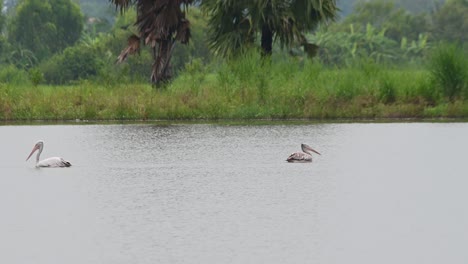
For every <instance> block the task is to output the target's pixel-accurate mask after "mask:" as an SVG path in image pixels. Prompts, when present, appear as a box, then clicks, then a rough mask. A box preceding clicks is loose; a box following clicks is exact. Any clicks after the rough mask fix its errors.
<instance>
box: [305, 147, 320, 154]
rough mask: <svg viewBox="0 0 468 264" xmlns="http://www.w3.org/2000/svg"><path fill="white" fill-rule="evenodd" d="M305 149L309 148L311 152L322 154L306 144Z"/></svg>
mask: <svg viewBox="0 0 468 264" xmlns="http://www.w3.org/2000/svg"><path fill="white" fill-rule="evenodd" d="M307 149H308V150H310V151H313V152H315V153H317V154H319V155H322V154H320V153H319V152H318V151H316V150H315V149H313V148H311V147H309V146H307Z"/></svg>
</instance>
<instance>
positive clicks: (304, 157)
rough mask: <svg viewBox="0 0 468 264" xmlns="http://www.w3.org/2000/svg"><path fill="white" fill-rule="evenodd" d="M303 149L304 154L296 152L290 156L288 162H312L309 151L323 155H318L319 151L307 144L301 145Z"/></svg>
mask: <svg viewBox="0 0 468 264" xmlns="http://www.w3.org/2000/svg"><path fill="white" fill-rule="evenodd" d="M301 148H302V151H303V152H294V153H293V154H291V155H289V157H288V158H287V159H286V161H287V162H312V155H311V153H310V152H309V151H308V150H310V151H313V152H315V153H317V154H319V155H321V154H320V153H318V151H316V150H314V149H312V148H311V147H309V145H307V144H301Z"/></svg>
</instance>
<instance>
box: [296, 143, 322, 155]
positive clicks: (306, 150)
mask: <svg viewBox="0 0 468 264" xmlns="http://www.w3.org/2000/svg"><path fill="white" fill-rule="evenodd" d="M301 148H302V151H304V152H305V153H309V152H308V150H310V151H312V152H315V153H317V154H319V155H322V154H320V153H319V152H318V151H316V150H314V149H313V148H311V147H310V146H309V145H307V144H301Z"/></svg>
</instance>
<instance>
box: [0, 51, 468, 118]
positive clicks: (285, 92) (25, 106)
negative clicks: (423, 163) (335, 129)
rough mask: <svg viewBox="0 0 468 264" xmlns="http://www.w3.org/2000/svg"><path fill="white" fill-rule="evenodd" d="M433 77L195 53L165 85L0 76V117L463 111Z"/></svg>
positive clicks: (364, 65) (369, 66)
mask: <svg viewBox="0 0 468 264" xmlns="http://www.w3.org/2000/svg"><path fill="white" fill-rule="evenodd" d="M434 76H435V74H434V72H433V71H430V70H421V69H414V68H396V67H391V66H385V65H380V64H375V63H372V62H369V61H361V62H358V63H356V64H355V65H352V66H350V67H345V68H329V67H325V66H324V65H322V64H320V63H319V62H316V61H310V60H304V61H302V60H298V59H295V58H290V59H287V60H282V61H281V62H280V63H279V62H277V61H275V58H273V59H272V60H271V61H270V60H264V59H263V58H261V56H259V55H257V54H256V53H251V54H248V55H247V56H245V57H241V58H237V59H235V60H232V61H229V62H220V63H217V64H213V65H208V66H206V65H203V64H202V63H201V62H200V61H196V60H194V61H193V62H192V63H190V64H188V65H187V66H186V69H185V71H183V72H182V73H181V74H180V75H179V76H178V77H177V78H176V79H175V80H174V81H173V82H172V83H171V84H169V85H167V86H166V87H165V88H164V89H154V88H153V87H151V85H149V84H148V85H144V84H143V85H142V84H116V85H109V84H100V83H93V82H89V81H83V82H80V83H78V84H76V85H73V86H45V85H39V86H37V87H34V85H32V84H14V83H5V82H3V83H2V82H1V81H0V119H2V120H36V119H46V120H70V119H71V120H74V119H88V120H154V119H161V120H176V119H252V118H255V119H296V118H308V119H334V118H346V119H353V118H423V117H427V118H438V117H468V103H467V101H465V100H464V97H452V99H451V100H448V99H447V98H449V97H450V94H446V93H444V92H442V91H441V90H440V87H439V86H436V85H433V84H434ZM440 84H445V82H442V81H440ZM457 89H458V88H457Z"/></svg>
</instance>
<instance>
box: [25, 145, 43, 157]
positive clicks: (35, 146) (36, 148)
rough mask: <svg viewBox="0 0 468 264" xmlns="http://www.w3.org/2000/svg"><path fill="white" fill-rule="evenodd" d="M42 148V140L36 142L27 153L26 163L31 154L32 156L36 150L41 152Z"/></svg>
mask: <svg viewBox="0 0 468 264" xmlns="http://www.w3.org/2000/svg"><path fill="white" fill-rule="evenodd" d="M43 147H44V141H42V140H39V141H37V142H36V144H35V145H34V147H33V149H32V150H31V153H29V156H28V157H27V158H26V161H27V160H28V159H29V158H30V157H31V156H32V154H34V152H36V150H38V149H40V150H42V148H43Z"/></svg>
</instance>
